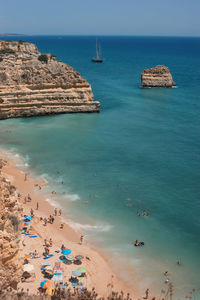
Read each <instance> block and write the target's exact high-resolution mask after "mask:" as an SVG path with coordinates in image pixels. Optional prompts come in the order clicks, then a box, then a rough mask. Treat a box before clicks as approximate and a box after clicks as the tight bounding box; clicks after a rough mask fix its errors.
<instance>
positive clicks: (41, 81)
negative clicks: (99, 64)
mask: <svg viewBox="0 0 200 300" xmlns="http://www.w3.org/2000/svg"><path fill="white" fill-rule="evenodd" d="M99 111H100V103H99V102H98V101H94V100H93V93H92V89H91V86H90V84H89V83H88V82H87V81H86V80H85V79H84V78H83V77H81V75H80V74H79V73H78V72H76V71H75V70H74V69H73V68H72V67H70V66H69V65H67V64H65V63H63V62H61V61H57V60H56V56H55V55H52V54H41V53H40V52H39V51H38V49H37V47H36V45H34V44H32V43H27V42H24V41H19V42H13V41H0V119H7V118H16V117H30V116H39V115H51V114H59V113H88V112H91V113H92V112H93V113H94V112H95V113H97V112H99Z"/></svg>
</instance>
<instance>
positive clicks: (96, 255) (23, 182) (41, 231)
mask: <svg viewBox="0 0 200 300" xmlns="http://www.w3.org/2000/svg"><path fill="white" fill-rule="evenodd" d="M1 158H2V159H5V160H6V161H7V164H6V165H5V166H4V167H3V169H2V175H3V176H4V177H5V178H6V179H8V180H9V181H10V183H11V184H13V185H15V187H16V188H17V190H18V192H19V193H20V198H19V200H20V202H21V204H22V206H23V209H24V212H23V214H24V215H25V214H30V211H31V209H32V210H33V212H34V217H33V220H32V222H31V232H32V234H33V235H35V236H36V237H35V238H30V236H28V235H27V236H26V235H23V238H22V239H23V243H22V244H23V246H22V251H23V254H22V255H23V256H25V255H28V254H29V253H30V252H34V251H35V250H36V251H37V252H38V256H39V257H38V258H32V259H31V258H30V259H28V260H29V263H30V264H32V265H33V266H34V270H33V271H32V273H33V274H34V275H33V277H34V278H33V279H31V280H30V281H31V282H23V283H22V282H20V283H19V285H18V287H19V288H24V289H27V288H28V289H29V291H30V293H33V294H36V293H37V292H38V287H39V286H40V282H41V281H43V280H44V275H43V274H42V272H41V266H42V264H44V263H46V262H47V263H48V264H50V265H51V266H52V267H53V266H54V265H55V263H56V262H59V257H60V255H61V253H60V252H59V253H58V252H56V251H57V250H58V249H60V248H61V246H62V245H64V246H65V248H68V249H71V251H72V253H71V255H72V256H73V257H75V256H77V255H81V256H83V257H84V258H83V259H82V260H81V262H82V264H81V267H85V268H86V269H87V273H86V276H85V277H81V278H79V282H80V283H82V284H83V287H86V288H87V289H88V290H91V289H92V288H93V287H95V290H96V292H97V293H98V295H100V296H101V297H105V296H108V295H109V294H110V293H111V291H116V292H120V291H123V292H124V293H130V296H131V297H132V299H139V298H140V299H141V298H142V297H141V295H140V294H139V292H138V290H137V287H136V286H133V287H129V286H128V285H127V284H126V283H125V282H123V280H122V279H120V278H119V277H118V276H116V274H115V273H114V272H113V270H112V267H111V266H110V264H109V263H108V261H107V260H106V258H105V257H104V255H103V254H102V253H101V252H100V251H98V249H95V248H93V247H91V246H89V245H87V243H86V241H84V238H83V242H82V243H81V242H80V241H81V235H82V233H81V232H76V231H75V230H74V229H72V228H71V227H70V226H69V225H67V224H65V223H64V222H63V218H67V216H66V215H64V213H63V212H61V216H59V208H58V209H57V215H55V207H54V206H52V205H51V204H50V203H49V202H47V201H46V200H45V199H46V198H47V196H48V195H46V194H45V193H44V192H43V187H44V185H45V184H46V183H45V182H44V181H42V180H41V179H38V178H34V177H31V176H29V173H24V171H23V170H20V168H19V167H18V166H17V165H16V163H15V162H14V161H13V160H12V159H10V157H9V158H8V157H6V156H5V153H4V154H2V153H1ZM28 196H29V197H30V198H31V200H30V201H25V197H26V199H27V197H28ZM49 197H51V195H49ZM37 206H38V207H37ZM37 208H38V209H37ZM50 215H51V216H53V218H54V222H53V224H51V223H49V222H47V224H46V226H45V225H44V221H43V220H44V218H47V219H48V218H49V216H50ZM41 218H42V219H43V220H41ZM61 224H64V225H63V226H64V227H63V229H62V228H61ZM50 239H52V246H50V247H48V248H49V250H50V254H52V255H53V256H52V257H50V258H49V259H48V260H44V259H43V252H44V247H45V245H44V244H45V242H44V241H45V240H46V241H47V244H48V243H49V240H50ZM60 264H61V268H62V269H63V282H64V283H65V282H67V284H68V288H72V285H71V283H70V282H69V281H68V279H69V278H70V277H71V275H72V271H73V270H76V269H77V268H78V267H80V266H76V265H75V264H73V263H72V264H70V265H66V264H64V263H63V262H60ZM54 285H55V282H52V287H53V286H54ZM144 291H145V289H144Z"/></svg>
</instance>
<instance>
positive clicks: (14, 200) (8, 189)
mask: <svg viewBox="0 0 200 300" xmlns="http://www.w3.org/2000/svg"><path fill="white" fill-rule="evenodd" d="M3 165H4V161H3V160H1V159H0V290H3V289H5V288H7V287H13V288H16V287H17V284H18V282H19V280H20V279H21V275H22V273H23V269H22V264H23V256H22V251H21V240H20V223H21V222H20V219H21V212H22V207H21V205H20V204H19V202H18V197H17V192H16V189H15V187H14V186H13V185H11V184H10V183H9V182H7V181H6V179H5V178H4V177H3V176H2V175H1V168H2V167H3Z"/></svg>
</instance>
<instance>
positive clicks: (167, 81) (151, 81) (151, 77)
mask: <svg viewBox="0 0 200 300" xmlns="http://www.w3.org/2000/svg"><path fill="white" fill-rule="evenodd" d="M141 82H142V85H141V88H149V87H168V88H169V87H172V86H175V85H176V83H175V82H174V81H173V78H172V75H171V73H170V71H169V69H168V68H167V67H166V66H156V67H153V68H151V69H145V70H144V71H142V73H141Z"/></svg>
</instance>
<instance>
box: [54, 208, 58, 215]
mask: <svg viewBox="0 0 200 300" xmlns="http://www.w3.org/2000/svg"><path fill="white" fill-rule="evenodd" d="M54 215H55V216H57V208H55V209H54Z"/></svg>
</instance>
